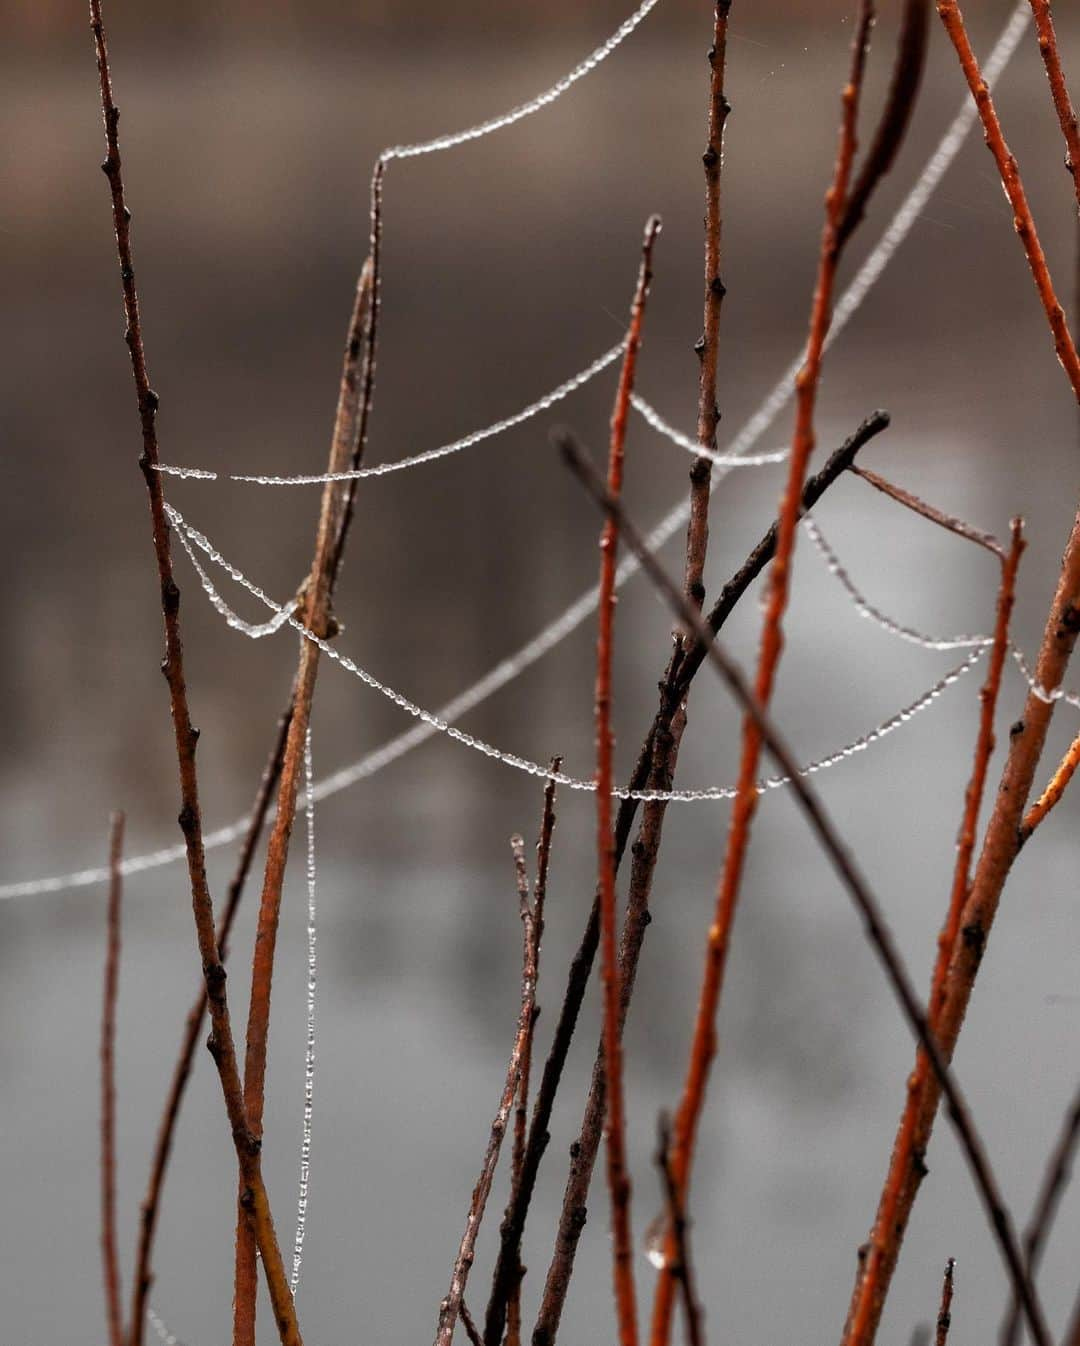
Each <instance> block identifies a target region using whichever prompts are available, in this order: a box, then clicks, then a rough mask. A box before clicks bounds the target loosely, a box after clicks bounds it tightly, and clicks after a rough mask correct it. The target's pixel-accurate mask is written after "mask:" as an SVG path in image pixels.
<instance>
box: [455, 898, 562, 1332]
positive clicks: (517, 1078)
mask: <svg viewBox="0 0 1080 1346" xmlns="http://www.w3.org/2000/svg"><path fill="white" fill-rule="evenodd" d="M518 905H519V910H520V911H521V924H522V976H521V1012H520V1013H519V1015H518V1022H517V1033H516V1034H515V1037H514V1046H513V1048H512V1050H511V1052H510V1061H509V1064H508V1065H507V1067H506V1082H505V1084H504V1085H503V1091H502V1097H501V1098H500V1099H499V1109H498V1111H497V1112H496V1114H495V1120H494V1121H493V1122H492V1124H491V1136H490V1138H489V1140H488V1144H487V1150H486V1151H485V1153H484V1160H483V1163H482V1165H481V1168H480V1176H479V1178H478V1179H477V1181H476V1186H475V1187H474V1188H473V1194H472V1200H471V1201H470V1202H469V1213H468V1215H467V1216H466V1219H465V1232H464V1234H463V1235H462V1236H461V1244H460V1246H459V1248H458V1254H457V1257H456V1258H455V1260H454V1269H453V1272H452V1273H451V1277H450V1290H449V1292H448V1293H447V1296H446V1298H445V1299H444V1300H443V1301H442V1303H441V1304H440V1305H439V1320H438V1325H437V1327H436V1330H435V1346H450V1342H451V1340H452V1338H453V1335H454V1326H455V1324H456V1323H457V1320H458V1316H459V1314H460V1312H461V1304H462V1300H463V1298H464V1295H465V1285H466V1282H467V1281H468V1279H469V1271H470V1270H471V1268H472V1264H473V1257H474V1256H475V1249H476V1236H477V1234H478V1233H479V1232H480V1222H481V1220H482V1219H483V1218H484V1208H485V1207H486V1205H487V1199H488V1194H489V1193H490V1191H491V1181H492V1178H493V1177H494V1175H495V1166H496V1164H497V1163H498V1162H499V1151H500V1149H501V1148H502V1141H503V1136H504V1135H505V1134H506V1123H507V1120H508V1119H509V1116H510V1109H511V1108H512V1107H513V1106H514V1096H515V1095H516V1094H517V1091H518V1086H519V1084H520V1082H521V1058H522V1053H523V1052H524V1050H525V1043H526V1042H527V1041H528V1037H529V1034H530V1033H531V1032H532V1020H533V1012H534V1010H535V1008H536V958H537V943H536V921H535V920H534V918H533V913H532V909H531V908H530V907H529V904H528V898H527V897H526V898H524V900H523V899H522V897H521V895H520V889H519V897H518ZM473 1331H475V1328H474V1329H473ZM470 1336H471V1333H470Z"/></svg>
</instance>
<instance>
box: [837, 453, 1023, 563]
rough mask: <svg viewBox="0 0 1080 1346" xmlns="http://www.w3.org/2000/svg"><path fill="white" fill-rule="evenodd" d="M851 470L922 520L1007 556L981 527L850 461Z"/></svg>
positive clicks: (995, 553) (1002, 548)
mask: <svg viewBox="0 0 1080 1346" xmlns="http://www.w3.org/2000/svg"><path fill="white" fill-rule="evenodd" d="M851 470H852V472H854V473H855V475H856V476H857V477H862V479H863V481H865V482H868V483H869V484H870V485H871V486H873V487H874V488H875V489H876V490H878V491H881V493H882V494H883V495H887V496H888V497H889V498H890V500H895V501H896V503H897V504H898V505H903V506H904V508H905V509H910V510H913V511H914V512H915V513H916V514H920V515H922V517H923V518H924V519H929V520H930V522H931V523H936V524H937V525H938V526H939V527H940V528H945V529H947V530H948V531H949V532H950V533H955V534H956V535H957V537H962V538H965V539H966V540H967V541H968V542H974V543H975V544H976V545H977V546H979V547H985V548H986V550H987V551H991V552H993V553H994V555H995V556H996V557H997V558H998V560H999V561H1004V560H1005V558H1006V557H1007V556H1008V551H1007V549H1006V548H1005V547H1003V546H1002V545H1001V543H1000V542H999V541H998V540H997V538H996V537H994V535H993V534H992V533H984V532H982V530H981V529H978V528H973V527H972V526H971V524H969V523H965V522H964V520H963V519H958V518H957V517H956V516H955V515H953V514H946V513H945V512H944V510H940V509H935V507H934V506H933V505H928V504H927V503H926V501H925V500H920V499H919V497H918V496H917V495H913V494H912V492H911V491H905V490H904V488H903V487H902V486H895V485H893V483H892V482H891V481H887V480H886V479H885V478H884V477H882V476H879V475H878V473H876V472H871V471H870V469H869V468H867V467H856V466H855V465H854V464H853V465H852V468H851Z"/></svg>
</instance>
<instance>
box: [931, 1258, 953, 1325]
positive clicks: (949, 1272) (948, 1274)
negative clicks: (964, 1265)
mask: <svg viewBox="0 0 1080 1346" xmlns="http://www.w3.org/2000/svg"><path fill="white" fill-rule="evenodd" d="M955 1269H956V1258H955V1257H950V1258H949V1260H948V1261H947V1262H946V1263H945V1275H944V1277H943V1279H942V1282H941V1307H940V1308H939V1309H938V1316H937V1334H936V1335H935V1337H934V1346H946V1343H947V1341H948V1337H949V1328H950V1327H951V1325H952V1297H953V1272H954V1270H955Z"/></svg>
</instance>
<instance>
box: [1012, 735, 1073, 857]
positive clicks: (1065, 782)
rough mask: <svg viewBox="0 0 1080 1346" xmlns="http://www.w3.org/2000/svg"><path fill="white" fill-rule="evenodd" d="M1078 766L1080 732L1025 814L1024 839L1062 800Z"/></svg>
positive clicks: (1022, 830)
mask: <svg viewBox="0 0 1080 1346" xmlns="http://www.w3.org/2000/svg"><path fill="white" fill-rule="evenodd" d="M1078 766H1080V734H1078V735H1077V736H1076V738H1074V739H1073V741H1072V742H1071V743H1070V744H1069V747H1068V749H1067V750H1066V752H1065V756H1064V757H1063V758H1062V759H1061V761H1060V762H1059V763H1058V767H1057V770H1056V771H1055V772H1054V774H1053V775H1052V776H1051V777H1050V779H1049V781H1047V784H1046V789H1045V790H1043V792H1042V794H1041V795H1040V796H1039V797H1038V799H1037V800H1036V801H1035V803H1034V804H1032V806H1031V808H1029V809H1028V811H1027V813H1025V814H1024V821H1023V822H1022V823H1021V824H1020V839H1021V840H1022V841H1027V839H1028V837H1030V836H1031V834H1032V832H1034V831H1035V829H1036V828H1037V827H1038V826H1039V824H1040V823H1041V822H1042V821H1043V819H1044V818H1045V817H1046V815H1047V814H1048V813H1049V812H1050V810H1051V809H1053V808H1054V807H1055V806H1056V805H1057V804H1059V803H1060V802H1061V797H1062V795H1063V794H1064V793H1065V791H1066V790H1067V789H1068V788H1069V782H1070V781H1071V780H1072V778H1073V776H1074V775H1075V774H1076V768H1077V767H1078Z"/></svg>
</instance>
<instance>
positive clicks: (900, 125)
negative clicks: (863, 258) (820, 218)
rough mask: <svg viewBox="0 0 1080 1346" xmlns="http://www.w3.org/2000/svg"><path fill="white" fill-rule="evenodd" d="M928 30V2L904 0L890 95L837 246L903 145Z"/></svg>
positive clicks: (856, 221)
mask: <svg viewBox="0 0 1080 1346" xmlns="http://www.w3.org/2000/svg"><path fill="white" fill-rule="evenodd" d="M929 30H930V0H905V2H904V13H903V15H902V17H901V19H900V37H899V39H898V41H897V44H896V59H895V61H894V63H893V71H892V78H891V80H890V81H889V92H888V94H887V95H886V98H885V107H884V109H883V110H882V113H881V119H880V121H879V122H878V127H877V130H876V131H875V132H874V138H873V140H872V141H871V143H870V149H869V151H868V153H867V155H866V162H865V163H864V164H863V167H862V170H861V172H860V173H859V175H858V177H857V178H856V179H855V183H854V185H853V187H852V189H851V192H850V194H849V196H848V200H847V204H846V206H845V208H844V216H843V219H842V220H841V221H840V226H839V228H838V229H837V233H836V239H837V243H838V245H839V246H840V247H843V245H844V243H846V242H847V240H848V238H850V236H851V235H852V234H853V233H854V232H855V230H856V229H857V228H858V227H859V225H860V224H861V223H862V221H863V218H864V216H865V214H866V207H867V203H868V202H869V200H870V198H871V196H872V195H873V194H874V191H875V189H876V188H877V186H878V183H879V182H880V181H881V179H882V178H883V177H884V176H885V174H886V173H888V171H889V170H890V169H891V168H892V166H893V162H894V160H895V159H896V156H897V154H898V152H899V150H900V146H901V145H902V144H903V142H904V137H905V135H906V134H907V129H908V126H909V125H910V123H911V114H912V112H913V111H914V110H915V104H916V102H917V100H918V95H919V86H920V85H921V84H922V77H923V70H924V69H925V67H926V46H927V37H928V34H929Z"/></svg>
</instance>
